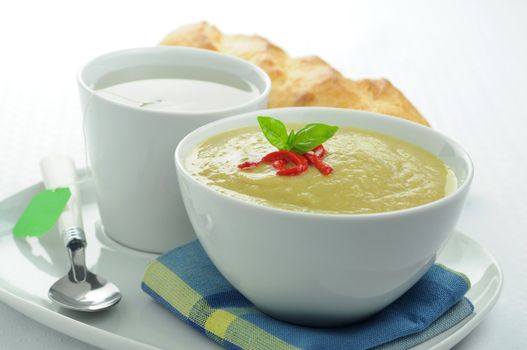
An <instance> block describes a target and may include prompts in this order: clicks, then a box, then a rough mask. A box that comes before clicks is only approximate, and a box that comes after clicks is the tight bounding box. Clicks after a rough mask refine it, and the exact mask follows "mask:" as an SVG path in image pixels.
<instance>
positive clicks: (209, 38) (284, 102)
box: [160, 22, 429, 126]
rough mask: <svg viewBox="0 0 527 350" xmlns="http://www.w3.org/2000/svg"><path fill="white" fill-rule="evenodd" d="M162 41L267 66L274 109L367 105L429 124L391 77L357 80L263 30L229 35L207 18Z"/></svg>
mask: <svg viewBox="0 0 527 350" xmlns="http://www.w3.org/2000/svg"><path fill="white" fill-rule="evenodd" d="M160 44H161V45H178V46H190V47H197V48H203V49H208V50H214V51H219V52H222V53H226V54H230V55H234V56H237V57H240V58H243V59H245V60H248V61H250V62H253V63H254V64H256V65H258V66H259V67H261V68H262V69H263V70H264V71H266V72H267V74H269V76H270V77H271V80H272V82H273V87H272V91H271V94H270V96H269V108H274V107H288V106H325V107H341V108H354V109H361V110H367V111H372V112H377V113H382V114H388V115H392V116H396V117H401V118H404V119H408V120H411V121H414V122H417V123H420V124H423V125H427V126H429V123H428V121H427V120H426V119H425V118H424V117H423V116H421V114H419V112H418V111H417V109H416V108H415V107H414V106H413V105H412V104H411V103H410V101H408V99H407V98H406V97H405V96H404V95H403V93H402V92H401V91H399V90H398V89H397V88H396V87H395V86H393V85H392V83H390V82H389V81H388V80H386V79H377V80H371V79H363V80H351V79H347V78H346V77H344V76H343V75H342V74H341V73H340V72H338V71H337V70H336V69H334V68H333V67H331V66H330V65H329V64H328V63H326V62H325V61H324V60H322V59H320V58H319V57H316V56H311V57H300V58H291V57H289V55H288V54H287V53H286V52H285V51H284V50H283V49H281V48H280V47H278V46H276V45H274V44H273V43H271V42H270V41H268V40H267V39H265V38H263V37H261V36H258V35H225V34H223V33H222V32H220V31H219V30H218V28H216V27H215V26H213V25H210V24H209V23H207V22H199V23H194V24H189V25H185V26H182V27H180V28H178V29H176V30H175V31H173V32H172V33H170V34H168V35H167V36H166V37H165V38H164V39H163V40H162V41H161V43H160Z"/></svg>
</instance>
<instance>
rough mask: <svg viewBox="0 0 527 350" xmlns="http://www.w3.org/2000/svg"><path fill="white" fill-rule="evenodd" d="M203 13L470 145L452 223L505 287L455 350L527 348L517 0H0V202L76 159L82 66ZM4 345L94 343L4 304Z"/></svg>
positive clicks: (525, 48) (526, 178) (524, 25)
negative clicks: (380, 82)
mask: <svg viewBox="0 0 527 350" xmlns="http://www.w3.org/2000/svg"><path fill="white" fill-rule="evenodd" d="M202 19H206V20H208V21H210V22H212V23H214V24H216V25H218V26H219V28H220V29H221V30H223V31H224V32H227V33H248V34H249V33H259V34H261V35H263V36H265V37H267V38H269V39H271V40H272V41H274V42H275V43H277V44H279V45H280V46H282V47H284V48H286V49H287V50H288V51H289V53H290V54H291V55H312V54H318V55H320V56H321V57H323V58H324V59H325V60H327V61H328V62H330V63H331V64H332V65H334V66H335V67H336V68H337V69H339V70H340V71H342V72H343V73H345V74H346V75H348V76H349V77H352V78H362V77H372V78H375V77H386V78H388V79H390V80H391V81H392V82H393V83H394V84H395V85H396V86H397V87H399V88H400V89H401V90H402V91H403V92H404V93H405V94H406V95H407V96H408V97H409V98H410V100H411V101H412V102H413V103H414V104H415V105H416V106H417V107H418V109H419V110H420V111H421V112H422V113H423V114H424V115H425V116H426V117H427V118H428V119H429V120H430V122H431V123H432V124H433V127H434V128H436V129H437V130H440V131H442V132H444V133H445V134H447V135H449V136H451V137H452V138H454V139H455V140H458V141H459V142H460V143H461V144H462V145H464V146H465V147H466V149H467V150H468V151H469V153H470V154H471V155H472V157H473V160H474V163H475V166H476V176H475V180H474V184H473V188H472V192H471V194H470V196H469V198H468V202H467V205H466V208H465V211H464V214H463V216H462V218H461V220H460V222H459V228H460V229H461V230H462V231H464V232H466V233H468V234H469V235H471V236H472V237H474V238H475V239H477V240H478V241H480V242H481V243H482V244H483V245H485V246H487V247H488V248H489V249H490V250H491V252H492V253H493V254H494V255H495V256H496V257H497V258H498V260H499V261H500V262H501V264H502V266H503V270H504V273H505V278H506V281H505V288H504V291H503V294H502V296H501V299H500V300H499V302H498V304H497V305H496V307H495V309H494V310H493V311H492V312H491V313H490V314H489V315H488V317H487V319H486V320H485V321H484V322H483V323H482V324H481V325H480V326H479V327H478V328H477V329H476V330H474V332H473V333H472V334H471V335H469V336H468V337H467V338H466V339H465V340H464V341H462V342H461V343H460V344H459V345H458V346H457V347H456V349H457V350H462V349H463V350H464V349H478V350H485V349H527V266H526V265H525V262H526V258H525V256H526V255H527V230H526V227H527V185H526V184H527V162H526V161H527V156H526V153H527V138H526V137H525V134H527V88H526V82H527V2H526V1H523V2H522V1H464V2H462V1H419V0H416V1H389V0H386V1H353V2H344V1H341V2H336V1H329V0H325V1H320V2H316V3H315V2H314V3H310V2H307V1H278V2H272V1H252V2H251V1H243V2H231V1H211V2H201V1H177V0H171V1H166V2H158V1H153V0H144V1H141V2H133V1H122V2H110V1H89V2H88V1H85V2H80V1H68V2H63V3H57V2H54V1H39V2H34V3H29V2H26V1H17V2H14V1H13V2H11V3H10V4H6V2H2V3H1V4H0V198H4V197H6V196H8V195H10V194H13V193H15V192H17V191H18V190H20V189H22V188H24V187H25V186H28V185H30V184H32V183H34V182H36V181H38V180H39V171H38V160H39V159H40V158H41V157H42V156H44V155H46V154H48V153H50V152H63V153H68V154H71V155H72V156H73V157H74V158H75V159H76V160H77V164H78V165H79V166H83V165H84V164H85V160H84V156H83V154H84V153H83V147H84V144H83V141H82V130H81V115H80V112H79V107H78V100H77V90H76V83H75V74H76V72H77V70H78V68H79V67H80V66H81V64H82V63H84V62H85V61H87V60H88V59H90V58H92V57H93V56H96V55H99V54H102V53H104V52H106V51H112V50H116V49H122V48H129V47H139V46H151V45H155V44H156V43H157V42H159V40H161V38H162V37H163V36H164V35H165V34H166V33H167V32H168V31H170V30H171V29H173V28H175V27H177V26H179V25H182V24H185V23H189V22H195V21H199V20H202ZM0 215H1V213H0ZM0 220H1V217H0ZM0 263H2V264H9V261H4V260H2V257H1V256H0ZM14 268H15V267H14ZM28 278H30V276H28ZM174 322H176V321H174ZM0 349H56V350H62V349H94V348H93V347H91V346H88V345H85V344H82V343H80V342H78V341H76V340H74V339H72V338H70V337H68V336H65V335H62V334H59V333H57V332H55V331H52V330H50V329H48V328H46V327H44V326H41V325H39V324H37V323H35V322H34V321H32V320H30V319H28V318H26V317H25V316H22V315H21V314H19V313H17V312H16V311H14V310H12V309H11V308H9V307H8V306H6V305H4V304H2V303H0Z"/></svg>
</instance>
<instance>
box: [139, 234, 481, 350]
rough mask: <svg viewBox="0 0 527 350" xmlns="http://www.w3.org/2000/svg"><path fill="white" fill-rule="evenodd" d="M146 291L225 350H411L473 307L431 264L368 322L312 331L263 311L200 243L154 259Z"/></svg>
mask: <svg viewBox="0 0 527 350" xmlns="http://www.w3.org/2000/svg"><path fill="white" fill-rule="evenodd" d="M142 288H143V290H144V291H145V292H146V293H147V294H148V295H150V296H151V297H152V298H154V300H156V301H157V302H158V303H160V304H161V305H163V306H164V307H165V308H166V309H167V310H169V311H170V312H172V313H173V314H174V315H176V316H177V317H178V318H179V319H181V320H183V321H184V322H186V323H187V324H189V325H190V326H192V327H193V328H195V329H196V330H197V331H199V332H200V333H202V334H203V335H205V336H207V337H209V338H210V339H212V340H213V341H215V342H216V343H218V344H220V345H222V346H223V347H225V348H226V349H254V350H264V349H265V350H282V349H289V350H293V349H309V350H324V349H332V350H339V349H347V350H349V349H371V348H377V349H383V350H386V349H390V350H392V349H408V348H411V347H413V346H415V345H417V344H420V343H422V342H424V341H426V340H428V339H430V338H433V337H434V336H436V335H438V334H440V333H442V332H444V331H446V330H447V329H450V328H451V327H454V326H455V325H457V324H458V323H460V322H461V321H463V320H464V319H466V318H467V317H469V316H470V315H471V314H472V312H473V310H474V308H473V306H472V304H471V303H470V301H469V300H468V299H466V298H464V295H465V293H466V292H467V290H468V289H469V288H470V282H469V281H468V279H467V278H466V277H464V276H463V275H461V274H458V273H456V272H453V271H450V270H448V269H447V268H445V267H442V266H439V265H434V266H432V268H431V269H430V270H429V271H428V272H427V273H426V274H425V275H424V276H423V278H422V279H421V280H420V281H419V282H417V284H416V285H415V286H414V287H412V288H411V289H410V290H409V291H408V292H406V293H405V294H404V295H403V296H401V297H400V298H399V299H398V300H396V301H395V302H393V303H392V304H390V305H389V306H388V307H386V308H385V309H383V310H382V311H381V312H379V313H377V314H376V315H374V316H373V317H370V318H369V319H367V320H365V321H363V322H359V323H356V324H353V325H350V326H345V327H337V328H310V327H302V326H297V325H293V324H289V323H286V322H282V321H279V320H276V319H274V318H271V317H269V316H267V315H266V314H264V313H262V312H260V311H259V310H258V309H256V307H255V306H254V305H253V304H251V302H250V301H248V300H247V299H246V298H245V297H243V296H242V295H241V294H240V293H239V292H238V291H237V290H235V289H234V288H233V287H232V286H231V285H230V284H229V282H227V280H225V278H223V276H222V275H221V274H220V272H219V271H218V270H217V269H216V267H214V265H213V264H212V262H211V261H210V260H209V258H208V257H207V254H206V253H205V251H204V250H203V248H202V247H201V245H200V243H199V242H198V241H193V242H190V243H188V244H186V245H184V246H181V247H178V248H176V249H174V250H172V251H171V252H169V253H166V254H165V255H163V256H161V257H159V259H158V260H156V261H155V262H153V263H152V264H151V265H150V266H149V267H148V269H147V271H146V273H145V276H144V279H143V283H142Z"/></svg>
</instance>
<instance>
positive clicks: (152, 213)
mask: <svg viewBox="0 0 527 350" xmlns="http://www.w3.org/2000/svg"><path fill="white" fill-rule="evenodd" d="M147 65H148V66H150V65H152V66H155V65H160V66H161V65H162V66H166V65H171V66H177V67H178V68H184V69H185V70H188V71H193V70H194V71H199V70H200V69H202V70H207V69H209V70H210V69H214V70H216V71H219V72H220V73H226V74H231V75H235V76H236V77H239V78H240V79H242V80H245V81H248V82H250V83H251V84H253V85H254V86H256V87H257V88H258V90H259V92H260V94H259V95H258V96H257V97H255V98H254V99H252V100H250V101H248V102H247V103H245V104H242V105H238V106H232V107H229V108H227V109H221V110H213V111H203V112H200V111H197V112H173V111H163V110H148V109H141V108H136V107H132V106H129V105H125V104H121V103H119V102H116V101H115V100H111V99H108V98H106V97H105V96H104V95H101V94H99V93H97V91H96V90H94V87H95V86H96V84H97V82H98V81H99V80H100V79H101V78H102V77H104V76H107V75H108V74H109V73H112V72H115V71H118V70H123V69H133V68H134V67H140V66H147ZM78 84H79V89H80V96H81V103H82V110H83V115H84V118H85V119H84V120H85V121H84V129H85V138H86V147H87V151H88V157H89V161H90V165H91V168H92V169H91V170H92V174H93V179H94V182H95V189H96V194H97V201H98V205H99V210H100V214H101V219H102V223H103V226H104V229H105V232H106V233H107V234H108V235H109V236H110V237H111V238H113V239H114V240H115V241H117V242H119V243H121V244H123V245H126V246H128V247H131V248H134V249H139V250H143V251H148V252H156V253H161V252H164V251H167V250H169V249H171V248H173V247H175V246H177V245H179V244H182V243H184V242H187V241H189V240H191V239H193V238H194V237H195V235H194V231H193V229H192V227H191V225H190V222H189V220H188V217H187V214H186V212H185V208H184V206H183V202H182V200H181V195H180V193H179V190H178V185H177V178H176V172H175V169H174V167H173V154H174V150H175V148H176V146H177V144H178V143H179V141H180V140H181V139H182V138H183V137H184V136H185V135H186V134H187V133H189V132H190V131H192V130H194V129H196V128H198V127H199V126H201V125H204V124H207V123H209V122H211V121H214V120H217V119H220V118H223V117H226V116H231V115H235V114H239V113H241V112H246V111H251V110H256V109H259V108H263V107H265V106H266V104H267V98H268V95H269V91H270V88H271V81H270V79H269V77H268V76H267V74H265V72H264V71H263V70H261V69H260V68H258V67H257V66H255V65H253V64H251V63H249V62H247V61H244V60H241V59H238V58H236V57H232V56H227V55H222V54H219V53H215V52H212V51H208V50H201V49H194V48H185V47H162V46H160V47H150V48H139V49H129V50H124V51H117V52H112V53H108V54H105V55H103V56H99V57H97V58H95V59H93V60H92V61H90V62H88V63H87V64H86V65H85V66H84V67H83V68H82V69H81V71H80V73H79V75H78ZM196 98H197V99H199V98H200V96H196Z"/></svg>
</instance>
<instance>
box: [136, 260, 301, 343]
mask: <svg viewBox="0 0 527 350" xmlns="http://www.w3.org/2000/svg"><path fill="white" fill-rule="evenodd" d="M143 283H145V284H146V285H147V286H148V287H149V288H150V289H151V290H153V291H154V292H155V293H156V294H158V295H159V296H160V297H161V298H163V299H164V300H165V301H166V302H167V303H169V304H170V305H171V306H172V307H173V308H174V309H176V310H178V311H179V312H180V313H181V314H182V315H183V316H184V317H186V318H188V319H189V320H191V321H192V322H193V323H195V324H197V325H199V326H201V327H203V329H204V330H205V331H206V333H207V336H208V337H209V338H211V339H212V340H214V341H215V342H217V343H219V344H222V343H223V340H225V341H228V342H229V343H231V344H234V345H236V346H238V347H240V348H242V349H251V348H257V349H268V350H300V349H299V348H297V347H295V346H293V345H291V344H289V343H287V342H285V341H283V340H282V339H280V338H278V337H276V336H274V335H272V334H271V333H269V332H266V331H264V330H262V329H261V328H259V327H257V326H255V325H254V324H252V323H251V322H249V321H246V320H244V319H242V318H240V316H239V314H240V312H239V311H241V310H236V311H235V312H229V311H227V310H224V309H216V308H213V307H211V306H210V305H209V303H208V302H207V301H206V300H205V299H204V298H203V297H202V296H201V295H200V294H199V293H198V292H196V291H195V290H194V289H193V288H192V287H191V286H189V285H188V284H187V283H185V282H184V281H183V280H182V279H181V278H180V277H179V276H178V275H176V274H175V273H174V272H172V271H171V270H170V269H169V268H168V267H166V266H165V265H164V264H163V263H161V262H159V261H155V262H153V263H151V264H150V265H149V266H148V268H147V271H146V273H145V279H144V281H143Z"/></svg>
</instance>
